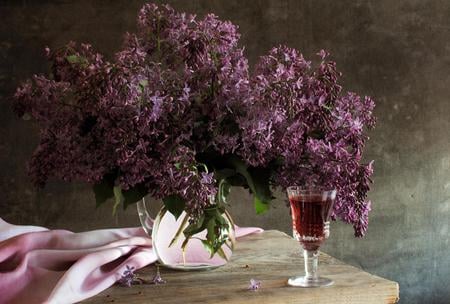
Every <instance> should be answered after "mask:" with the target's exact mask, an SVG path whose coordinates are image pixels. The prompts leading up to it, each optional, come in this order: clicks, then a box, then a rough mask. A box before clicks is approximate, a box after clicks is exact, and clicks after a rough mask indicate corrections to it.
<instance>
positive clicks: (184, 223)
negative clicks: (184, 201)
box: [169, 213, 189, 247]
mask: <svg viewBox="0 0 450 304" xmlns="http://www.w3.org/2000/svg"><path fill="white" fill-rule="evenodd" d="M188 220H189V215H188V214H187V213H186V214H185V216H184V218H183V220H182V221H181V224H180V227H179V228H178V230H177V232H176V233H175V235H174V237H173V239H172V241H170V244H169V247H171V246H172V245H173V244H175V242H176V241H177V240H178V239H179V237H180V235H181V233H182V232H183V229H184V226H185V225H186V223H187V222H188Z"/></svg>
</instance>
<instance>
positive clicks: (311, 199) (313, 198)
mask: <svg viewBox="0 0 450 304" xmlns="http://www.w3.org/2000/svg"><path fill="white" fill-rule="evenodd" d="M289 202H290V203H291V212H292V227H293V231H294V236H295V238H296V239H297V240H298V241H299V242H300V244H302V246H303V248H304V249H306V250H317V249H319V247H320V245H321V244H322V243H323V241H324V240H325V239H326V238H327V237H328V234H329V230H328V229H329V227H328V225H327V222H328V218H329V216H330V212H331V206H332V205H333V200H332V199H331V198H330V197H329V196H325V197H323V196H322V195H316V194H308V195H302V194H299V195H294V196H291V197H289Z"/></svg>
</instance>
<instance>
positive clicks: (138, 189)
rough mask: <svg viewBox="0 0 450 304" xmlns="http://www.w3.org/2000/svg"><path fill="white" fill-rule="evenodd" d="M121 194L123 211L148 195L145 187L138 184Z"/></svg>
mask: <svg viewBox="0 0 450 304" xmlns="http://www.w3.org/2000/svg"><path fill="white" fill-rule="evenodd" d="M122 194H123V198H124V200H123V209H124V210H125V209H126V208H127V207H128V206H129V205H131V204H134V203H136V202H138V201H140V200H141V199H142V198H143V197H145V196H146V195H147V194H148V190H147V187H145V186H144V185H143V184H139V185H136V186H134V187H133V188H130V189H128V190H125V191H122Z"/></svg>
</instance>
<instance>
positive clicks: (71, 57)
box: [66, 55, 81, 64]
mask: <svg viewBox="0 0 450 304" xmlns="http://www.w3.org/2000/svg"><path fill="white" fill-rule="evenodd" d="M66 59H67V61H68V62H69V63H72V64H73V63H79V62H81V60H80V57H79V56H77V55H69V56H67V57H66Z"/></svg>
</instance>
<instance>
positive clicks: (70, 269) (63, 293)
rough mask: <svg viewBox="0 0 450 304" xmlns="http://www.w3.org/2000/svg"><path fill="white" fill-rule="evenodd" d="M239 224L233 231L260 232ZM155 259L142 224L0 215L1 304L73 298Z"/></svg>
mask: <svg viewBox="0 0 450 304" xmlns="http://www.w3.org/2000/svg"><path fill="white" fill-rule="evenodd" d="M261 231H262V229H260V228H252V227H245V228H241V227H237V226H236V237H242V236H244V235H248V234H251V233H257V232H261ZM156 260H157V257H156V254H155V253H154V251H153V249H152V242H151V239H150V238H149V237H148V236H147V234H146V233H145V231H144V230H143V229H142V228H121V229H102V230H94V231H87V232H80V233H73V232H70V231H67V230H48V229H46V228H44V227H37V226H18V225H12V224H9V223H7V222H5V221H4V220H2V219H1V218H0V304H3V303H5V304H6V303H12V304H15V303H21V304H22V303H29V304H33V303H52V304H53V303H55V304H56V303H61V304H63V303H74V302H79V301H82V300H84V299H87V298H89V297H92V296H94V295H96V294H98V293H100V292H101V291H103V290H105V289H106V288H108V287H110V286H111V285H113V284H114V283H115V282H116V281H117V280H119V279H120V278H121V274H122V273H123V272H124V271H125V270H126V266H127V265H128V266H130V267H134V268H135V269H139V268H142V267H144V266H146V265H149V264H151V263H154V262H155V261H156Z"/></svg>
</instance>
